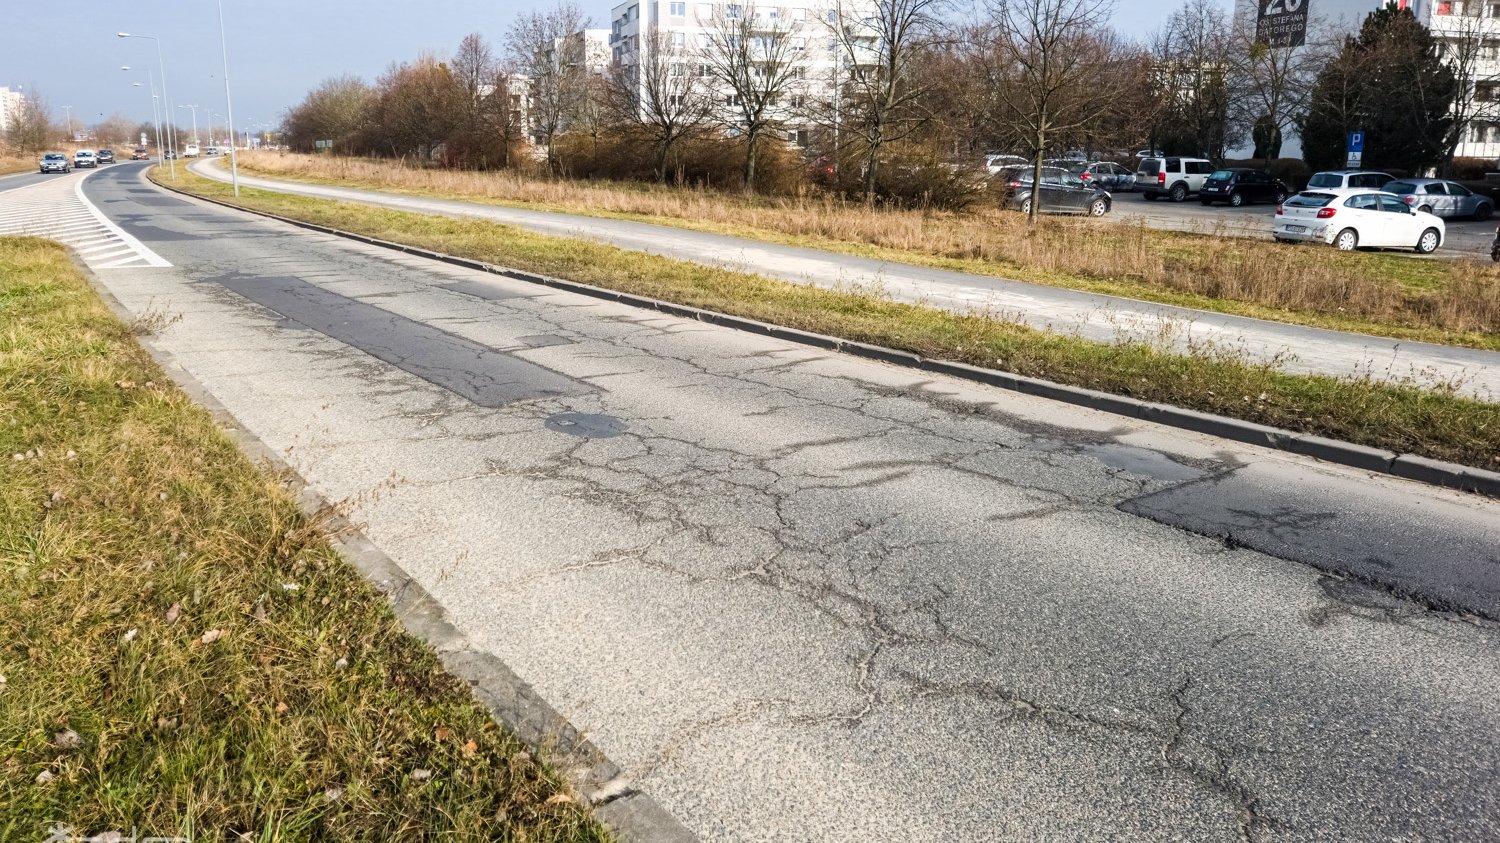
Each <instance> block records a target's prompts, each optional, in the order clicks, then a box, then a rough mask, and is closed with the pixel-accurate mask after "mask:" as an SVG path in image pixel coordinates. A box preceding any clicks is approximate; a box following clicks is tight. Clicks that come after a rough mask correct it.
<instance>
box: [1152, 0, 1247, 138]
mask: <svg viewBox="0 0 1500 843" xmlns="http://www.w3.org/2000/svg"><path fill="white" fill-rule="evenodd" d="M1153 42H1154V43H1153V45H1152V53H1153V55H1154V57H1155V59H1156V76H1157V79H1158V82H1159V84H1160V85H1161V95H1162V98H1163V100H1164V101H1165V102H1166V109H1165V110H1164V112H1163V114H1162V115H1161V122H1160V124H1159V126H1158V127H1157V130H1156V131H1155V132H1153V135H1154V137H1153V138H1152V142H1153V146H1156V145H1158V144H1159V145H1161V146H1162V147H1163V148H1165V149H1166V150H1167V151H1168V152H1186V153H1190V154H1193V155H1205V154H1206V155H1207V156H1208V157H1211V158H1220V159H1222V158H1223V157H1224V154H1225V152H1226V151H1227V150H1228V147H1229V146H1230V141H1231V137H1230V126H1229V74H1230V55H1231V52H1232V46H1231V45H1232V43H1233V35H1232V30H1231V27H1230V25H1229V19H1228V18H1227V17H1226V16H1225V14H1224V12H1223V10H1222V9H1220V8H1219V6H1218V4H1217V3H1215V2H1214V0H1186V2H1184V3H1183V4H1182V7H1181V8H1180V9H1178V10H1177V11H1176V12H1173V13H1172V16H1171V17H1170V18H1169V19H1168V21H1167V25H1166V27H1165V28H1164V29H1162V30H1161V31H1160V32H1158V33H1157V34H1156V36H1155V37H1154V39H1153Z"/></svg>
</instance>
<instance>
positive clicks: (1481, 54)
mask: <svg viewBox="0 0 1500 843" xmlns="http://www.w3.org/2000/svg"><path fill="white" fill-rule="evenodd" d="M1401 5H1404V6H1405V8H1409V9H1411V11H1412V13H1413V14H1414V15H1416V18H1417V20H1418V21H1419V22H1420V23H1421V24H1423V25H1424V26H1426V27H1427V29H1428V30H1429V31H1431V32H1432V34H1433V36H1434V37H1436V38H1437V39H1438V41H1440V42H1441V43H1442V44H1443V47H1444V51H1445V53H1446V54H1447V55H1449V56H1450V57H1453V59H1454V60H1456V61H1465V62H1467V63H1469V64H1470V65H1471V66H1472V71H1470V73H1469V74H1468V75H1469V76H1470V78H1469V79H1468V80H1467V90H1466V91H1463V92H1462V93H1461V94H1460V96H1462V97H1464V98H1465V99H1466V100H1467V103H1468V107H1469V110H1470V113H1471V114H1473V116H1474V117H1473V122H1472V123H1470V125H1469V130H1468V133H1467V135H1466V136H1465V137H1464V138H1463V139H1462V140H1461V141H1460V142H1459V145H1458V149H1457V150H1456V152H1455V155H1457V157H1459V158H1488V159H1491V160H1494V159H1496V158H1500V0H1405V2H1404V3H1402V4H1401ZM1463 75H1465V74H1460V76H1463Z"/></svg>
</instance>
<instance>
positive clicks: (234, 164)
mask: <svg viewBox="0 0 1500 843" xmlns="http://www.w3.org/2000/svg"><path fill="white" fill-rule="evenodd" d="M219 48H220V49H221V50H223V52H224V110H225V111H227V112H229V115H228V117H227V118H226V119H227V120H228V121H229V178H230V181H232V182H233V183H234V195H235V196H239V195H240V164H239V158H238V157H237V156H236V155H235V153H234V102H233V100H232V99H231V98H230V96H229V41H228V39H226V38H225V37H224V0H219Z"/></svg>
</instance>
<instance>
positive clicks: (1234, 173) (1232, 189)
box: [1198, 167, 1290, 208]
mask: <svg viewBox="0 0 1500 843" xmlns="http://www.w3.org/2000/svg"><path fill="white" fill-rule="evenodd" d="M1288 193H1290V191H1288V190H1287V188H1286V185H1285V184H1283V183H1282V181H1281V180H1280V179H1278V178H1275V177H1274V176H1272V175H1271V174H1270V173H1268V172H1266V171H1265V170H1253V169H1249V168H1246V167H1232V168H1228V169H1223V170H1214V171H1213V173H1211V174H1210V175H1209V177H1208V179H1207V180H1205V181H1204V182H1203V188H1202V189H1201V190H1199V191H1198V201H1200V202H1202V203H1203V204H1204V205H1212V204H1213V203H1215V202H1227V203H1228V204H1229V205H1230V206H1231V207H1235V208H1238V207H1239V206H1241V205H1245V204H1248V203H1250V202H1272V203H1274V204H1277V205H1280V204H1281V203H1282V202H1285V201H1286V197H1287V194H1288Z"/></svg>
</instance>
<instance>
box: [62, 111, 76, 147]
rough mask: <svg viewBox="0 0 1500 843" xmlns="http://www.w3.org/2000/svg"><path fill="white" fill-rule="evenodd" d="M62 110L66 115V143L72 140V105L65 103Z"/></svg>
mask: <svg viewBox="0 0 1500 843" xmlns="http://www.w3.org/2000/svg"><path fill="white" fill-rule="evenodd" d="M62 110H63V113H64V114H66V115H68V143H72V142H73V106H71V105H65V106H63V107H62Z"/></svg>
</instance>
